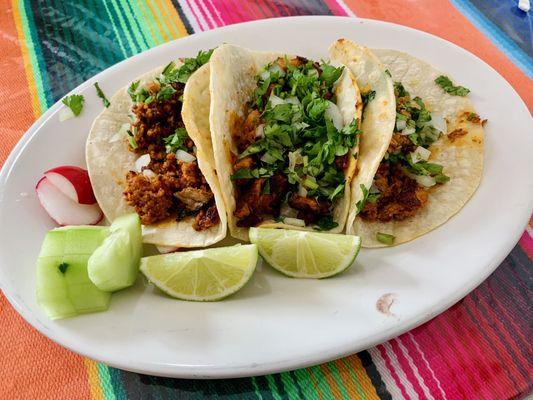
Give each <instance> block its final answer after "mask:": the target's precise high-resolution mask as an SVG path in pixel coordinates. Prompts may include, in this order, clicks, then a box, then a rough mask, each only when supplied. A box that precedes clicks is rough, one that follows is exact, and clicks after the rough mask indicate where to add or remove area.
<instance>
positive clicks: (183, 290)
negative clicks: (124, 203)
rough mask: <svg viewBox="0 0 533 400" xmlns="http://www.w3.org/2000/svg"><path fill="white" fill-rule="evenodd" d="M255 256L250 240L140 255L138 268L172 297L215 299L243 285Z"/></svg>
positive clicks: (255, 260) (250, 273) (198, 299)
mask: <svg viewBox="0 0 533 400" xmlns="http://www.w3.org/2000/svg"><path fill="white" fill-rule="evenodd" d="M258 257H259V256H258V251H257V246H256V245H253V244H251V245H244V246H240V245H239V246H231V247H222V248H214V249H206V250H196V251H189V252H183V253H171V254H161V255H157V256H151V257H144V258H142V259H141V271H142V273H143V274H144V275H145V276H146V277H147V278H148V280H149V281H150V282H151V283H152V284H154V285H155V286H156V287H157V288H159V289H160V290H161V291H163V292H164V293H166V294H168V295H169V296H171V297H174V298H177V299H180V300H188V301H218V300H222V299H224V298H226V297H228V296H230V295H232V294H234V293H235V292H237V291H238V290H240V289H241V288H242V287H244V286H245V285H246V283H247V282H248V281H249V280H250V278H251V277H252V275H253V273H254V271H255V268H256V265H257V260H258Z"/></svg>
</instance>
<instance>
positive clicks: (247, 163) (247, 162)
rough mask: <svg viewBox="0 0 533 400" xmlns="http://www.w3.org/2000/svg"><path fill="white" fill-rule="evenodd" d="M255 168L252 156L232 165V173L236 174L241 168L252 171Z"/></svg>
mask: <svg viewBox="0 0 533 400" xmlns="http://www.w3.org/2000/svg"><path fill="white" fill-rule="evenodd" d="M254 166H255V162H254V159H253V158H252V156H248V157H244V158H241V159H240V160H237V162H236V163H235V164H234V165H233V172H236V171H238V170H240V169H243V168H248V169H252V168H253V167H254Z"/></svg>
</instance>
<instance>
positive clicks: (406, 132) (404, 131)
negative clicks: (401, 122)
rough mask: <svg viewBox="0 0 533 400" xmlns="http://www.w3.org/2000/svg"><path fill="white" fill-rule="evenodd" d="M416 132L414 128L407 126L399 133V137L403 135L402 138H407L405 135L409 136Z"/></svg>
mask: <svg viewBox="0 0 533 400" xmlns="http://www.w3.org/2000/svg"><path fill="white" fill-rule="evenodd" d="M415 132H416V129H415V128H411V127H410V126H408V127H407V128H405V129H404V130H403V131H402V132H401V133H400V135H404V136H407V135H411V134H413V133H415Z"/></svg>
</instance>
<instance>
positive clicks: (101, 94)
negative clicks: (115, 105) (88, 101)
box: [94, 82, 111, 108]
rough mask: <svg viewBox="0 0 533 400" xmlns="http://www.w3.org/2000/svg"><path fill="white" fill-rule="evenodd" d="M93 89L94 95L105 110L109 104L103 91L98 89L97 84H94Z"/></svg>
mask: <svg viewBox="0 0 533 400" xmlns="http://www.w3.org/2000/svg"><path fill="white" fill-rule="evenodd" d="M94 87H95V88H96V94H97V95H98V97H100V98H101V99H102V103H104V107H105V108H107V107H109V106H110V105H111V103H110V102H109V100H107V97H105V94H104V92H103V90H102V89H101V88H100V85H99V84H98V82H94Z"/></svg>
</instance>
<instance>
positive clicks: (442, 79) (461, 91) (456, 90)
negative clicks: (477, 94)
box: [435, 75, 470, 97]
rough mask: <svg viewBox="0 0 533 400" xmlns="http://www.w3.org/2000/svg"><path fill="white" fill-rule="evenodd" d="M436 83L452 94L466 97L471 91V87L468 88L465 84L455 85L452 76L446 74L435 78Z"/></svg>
mask: <svg viewBox="0 0 533 400" xmlns="http://www.w3.org/2000/svg"><path fill="white" fill-rule="evenodd" d="M435 83H436V84H437V85H439V86H440V87H441V88H442V89H443V90H444V91H445V92H446V93H448V94H451V95H452V96H461V97H464V96H466V95H467V94H468V93H470V89H467V88H465V87H464V86H454V84H453V82H452V81H451V80H450V78H448V77H447V76H445V75H441V76H439V77H438V78H437V79H435Z"/></svg>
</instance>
